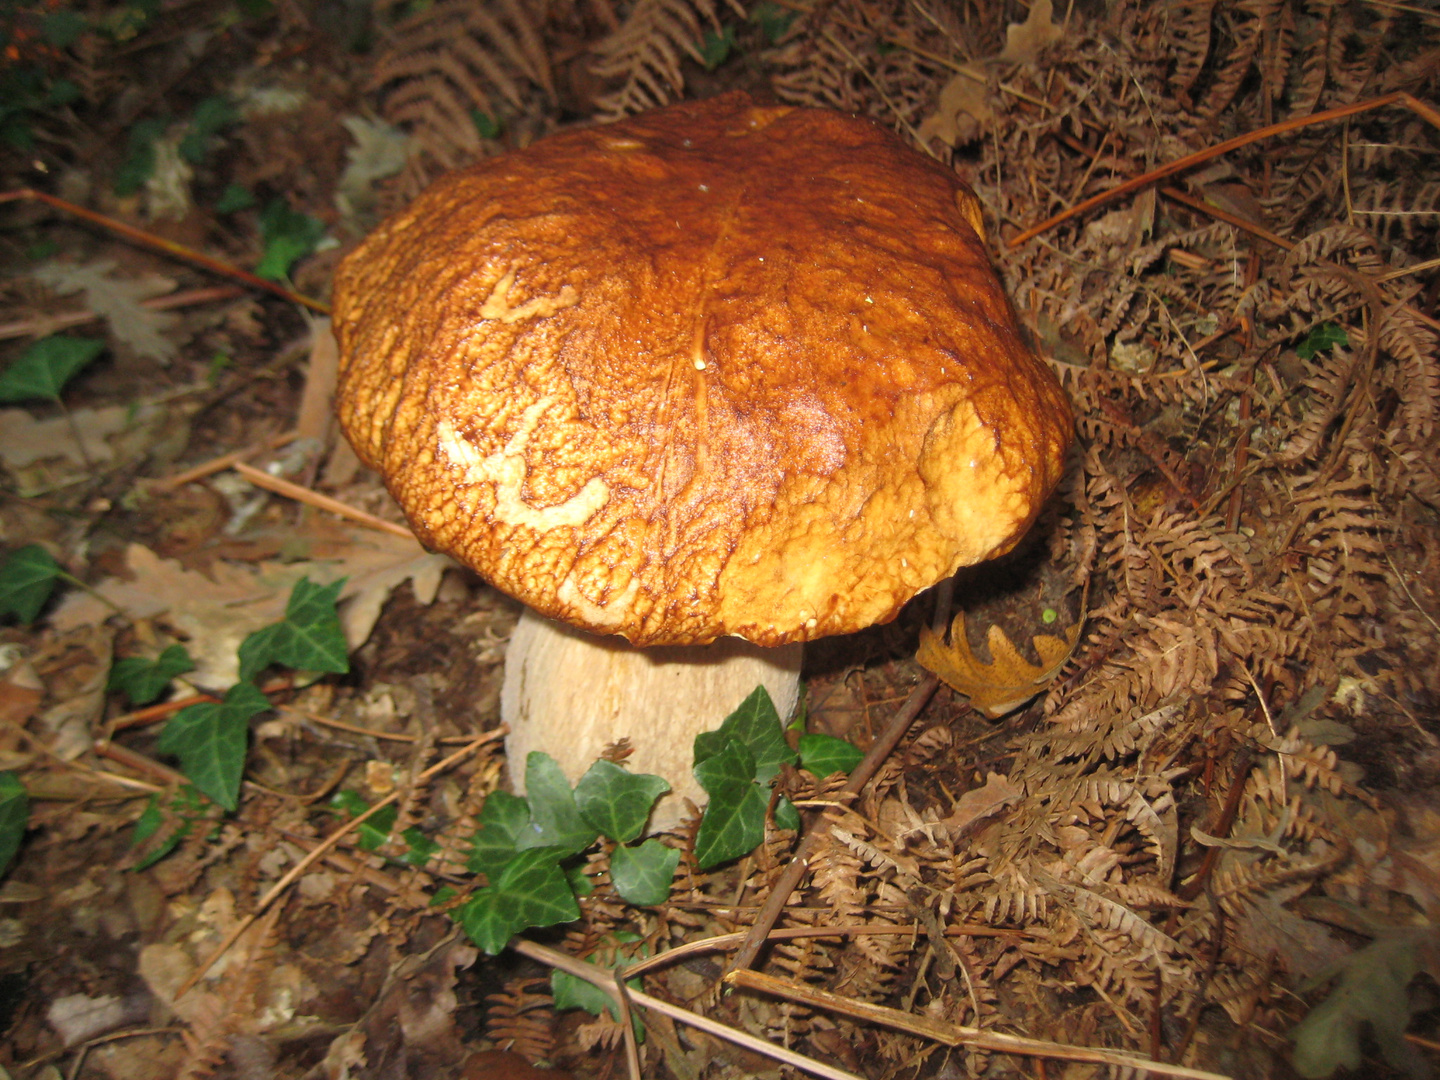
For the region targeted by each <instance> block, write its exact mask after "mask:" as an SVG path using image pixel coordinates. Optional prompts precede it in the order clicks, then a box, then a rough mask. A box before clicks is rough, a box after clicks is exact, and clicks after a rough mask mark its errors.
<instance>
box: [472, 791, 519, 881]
mask: <svg viewBox="0 0 1440 1080" xmlns="http://www.w3.org/2000/svg"><path fill="white" fill-rule="evenodd" d="M477 824H478V826H479V828H477V829H476V830H475V836H474V838H473V839H472V840H471V841H470V857H469V858H468V859H466V860H465V865H466V866H467V867H468V868H469V869H470V871H471V872H472V873H476V874H484V875H485V876H486V877H487V878H488V879H489V880H490V881H494V880H495V879H496V877H497V875H498V874H499V873H500V871H501V870H503V869H504V868H505V864H506V863H508V862H509V861H510V860H511V859H513V858H514V857H515V852H516V851H518V850H519V849H520V837H521V835H522V834H523V833H524V832H526V831H527V830H529V828H530V804H529V803H528V802H526V801H525V800H524V799H522V798H520V796H518V795H511V794H510V793H509V792H508V791H496V792H492V793H491V794H490V795H489V796H487V797H486V799H485V805H484V806H482V807H481V808H480V814H479V817H478V819H477Z"/></svg>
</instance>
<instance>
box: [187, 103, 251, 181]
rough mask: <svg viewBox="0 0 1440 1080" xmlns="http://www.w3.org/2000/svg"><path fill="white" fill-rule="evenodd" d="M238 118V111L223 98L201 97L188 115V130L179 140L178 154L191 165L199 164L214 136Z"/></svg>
mask: <svg viewBox="0 0 1440 1080" xmlns="http://www.w3.org/2000/svg"><path fill="white" fill-rule="evenodd" d="M239 119H240V113H239V111H238V110H237V109H236V108H235V106H234V105H232V104H231V103H230V102H229V101H227V100H226V99H225V98H223V97H220V96H218V95H215V96H211V97H206V98H201V99H200V103H199V104H198V105H196V106H195V112H194V113H193V114H192V115H191V117H190V130H189V131H187V132H186V133H185V137H184V138H183V139H181V140H180V148H179V149H180V156H181V157H182V158H184V159H185V160H186V161H188V162H190V164H191V165H199V164H201V163H202V162H203V161H204V160H205V155H206V154H207V153H208V152H209V150H210V143H211V142H212V141H213V140H214V138H215V136H216V135H219V134H220V132H221V131H223V130H224V129H225V128H227V127H229V126H230V125H231V124H233V123H235V121H237V120H239Z"/></svg>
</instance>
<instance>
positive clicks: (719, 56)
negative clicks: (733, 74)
mask: <svg viewBox="0 0 1440 1080" xmlns="http://www.w3.org/2000/svg"><path fill="white" fill-rule="evenodd" d="M733 48H735V27H734V26H732V25H731V24H730V23H726V24H725V26H724V27H722V28H721V29H720V31H719V32H718V33H717V32H716V31H714V30H707V31H705V38H704V40H703V41H701V43H700V56H701V58H702V60H703V61H704V64H705V70H706V71H714V70H715V69H716V68H717V67H719V66H720V65H721V64H723V63H724V62H725V61H726V60H728V59H729V58H730V50H732V49H733Z"/></svg>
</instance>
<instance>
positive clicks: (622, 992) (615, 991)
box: [509, 937, 860, 1080]
mask: <svg viewBox="0 0 1440 1080" xmlns="http://www.w3.org/2000/svg"><path fill="white" fill-rule="evenodd" d="M509 947H510V948H511V949H513V950H514V951H515V952H518V953H520V954H521V955H522V956H528V957H530V959H532V960H538V961H540V963H542V964H547V965H549V966H550V967H554V968H559V969H560V970H561V971H564V972H567V973H569V974H571V975H574V976H575V977H576V978H577V979H584V980H585V981H586V982H588V983H590V984H591V985H592V986H598V987H599V988H600V989H601V990H604V991H605V992H606V993H607V994H609V995H610V996H611V997H612V998H614V999H615V1000H616V1002H617V1003H618V1002H621V1001H623V1000H624V999H625V998H627V997H628V998H629V999H630V1000H632V1001H633V1002H635V1004H637V1005H643V1006H645V1008H647V1009H654V1010H655V1011H656V1012H658V1013H663V1014H664V1015H666V1016H668V1017H670V1018H671V1019H672V1020H679V1021H680V1022H681V1023H682V1024H689V1025H690V1026H691V1027H693V1028H699V1029H700V1030H701V1031H703V1032H705V1033H706V1034H709V1035H714V1036H716V1037H717V1038H721V1039H725V1040H727V1041H728V1042H732V1043H734V1044H735V1045H737V1046H743V1047H744V1048H745V1049H747V1050H752V1051H754V1052H755V1053H757V1054H764V1055H765V1056H766V1057H769V1058H774V1059H775V1060H776V1061H780V1062H783V1063H785V1064H786V1065H790V1066H793V1067H794V1068H797V1069H803V1070H804V1071H805V1072H808V1073H810V1074H812V1075H814V1076H823V1077H826V1078H827V1080H860V1077H858V1076H856V1075H855V1074H854V1073H848V1072H844V1071H843V1070H841V1069H835V1068H832V1067H830V1066H829V1065H823V1064H821V1063H820V1062H818V1061H812V1060H811V1059H810V1058H807V1057H805V1056H804V1055H802V1054H797V1053H795V1051H793V1050H787V1049H785V1048H784V1047H783V1046H776V1045H775V1044H774V1043H772V1042H769V1041H768V1040H766V1039H761V1038H757V1037H756V1036H754V1035H751V1034H750V1033H749V1032H748V1031H741V1030H740V1029H738V1028H732V1027H730V1026H729V1025H728V1024H722V1023H720V1022H719V1021H716V1020H711V1019H710V1018H709V1017H708V1016H701V1015H700V1014H699V1013H694V1012H691V1011H690V1010H689V1009H684V1008H681V1007H680V1006H679V1005H671V1004H670V1003H669V1002H668V1001H661V1000H660V999H659V998H654V997H651V996H650V995H649V994H645V993H642V992H640V991H638V990H632V989H630V988H629V987H628V986H625V985H624V984H623V983H622V982H621V981H620V977H619V976H618V975H617V974H616V973H615V972H613V971H606V970H605V969H604V968H602V967H600V966H598V965H596V964H591V963H587V962H586V961H584V960H577V959H576V958H575V957H573V956H571V955H570V954H569V953H563V952H559V951H558V950H556V949H548V948H546V947H545V946H544V945H537V944H535V942H533V941H529V940H527V939H525V938H522V937H517V938H512V939H511V941H510V946H509ZM625 977H626V978H630V977H631V976H630V975H629V974H628V973H627V974H626V976H625ZM625 1026H626V1027H627V1028H628V1027H629V1026H630V1025H629V1024H626V1025H625Z"/></svg>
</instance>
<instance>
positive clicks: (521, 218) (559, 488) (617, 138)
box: [334, 94, 1071, 645]
mask: <svg viewBox="0 0 1440 1080" xmlns="http://www.w3.org/2000/svg"><path fill="white" fill-rule="evenodd" d="M978 227H979V212H978V205H977V203H976V200H975V197H974V195H973V194H972V193H971V192H970V190H969V189H968V188H967V187H965V185H963V184H962V183H960V182H959V181H958V180H957V179H956V178H955V177H954V175H953V174H952V173H951V172H949V171H948V170H947V169H945V168H943V167H941V166H940V165H938V164H936V163H935V162H932V161H930V160H929V159H927V158H925V157H924V156H922V155H921V154H919V153H917V152H915V151H914V150H911V149H910V148H908V147H906V146H905V145H904V144H902V143H901V142H900V141H899V140H898V139H896V138H895V137H894V136H892V135H891V134H890V133H889V132H886V131H884V130H883V129H881V128H880V127H878V126H876V125H875V124H873V123H870V122H869V121H865V120H859V119H855V118H851V117H847V116H844V115H842V114H840V113H835V112H829V111H826V110H820V109H800V108H786V107H758V106H756V105H755V104H754V103H752V101H751V100H750V99H749V98H748V97H746V96H745V95H743V94H728V95H725V96H723V97H719V98H713V99H710V100H708V101H703V102H699V103H695V104H686V105H680V106H676V107H672V108H668V109H663V110H659V111H656V112H651V113H646V114H643V115H641V116H638V117H635V118H633V119H631V120H627V121H624V122H621V123H617V124H612V125H609V126H605V127H596V128H590V129H586V130H583V131H573V132H569V133H566V134H561V135H556V136H553V137H551V138H547V139H544V140H542V141H540V142H538V143H536V144H535V145H533V146H531V147H529V148H528V149H525V150H522V151H519V152H517V153H512V154H507V155H505V156H503V157H498V158H493V159H489V160H486V161H483V162H481V163H479V164H477V165H475V166H473V167H471V168H469V169H466V170H463V171H461V172H457V173H453V174H451V175H449V176H446V177H444V178H442V179H441V180H440V181H438V182H437V183H435V184H434V185H433V186H432V187H430V188H429V189H428V190H427V191H426V192H425V193H424V194H423V195H421V196H420V197H419V198H418V199H416V200H415V202H414V203H413V204H412V205H411V206H410V207H409V208H408V209H406V210H405V211H404V212H402V213H400V214H398V215H396V216H395V217H393V218H391V219H390V220H389V221H387V222H386V223H385V224H384V225H382V226H381V227H380V228H379V229H378V230H377V231H376V232H375V233H374V234H372V235H371V236H370V237H369V238H368V239H367V240H366V241H365V243H364V244H362V245H361V246H360V247H359V248H358V249H357V250H356V251H355V252H354V253H353V254H351V255H350V256H349V257H348V258H347V259H346V260H345V261H344V263H343V264H342V265H341V267H340V270H339V272H338V273H337V275H336V279H335V294H334V299H335V305H334V306H335V327H336V333H337V336H338V337H339V341H340V346H341V376H340V389H339V395H338V401H339V405H338V409H339V415H340V421H341V425H342V427H343V428H344V430H345V433H346V435H347V436H348V437H349V439H350V441H351V443H353V444H354V447H355V449H356V451H357V452H358V454H359V455H360V457H361V459H362V460H363V461H364V462H365V463H366V464H367V465H370V466H371V467H373V468H375V469H377V470H379V471H380V472H381V473H382V474H383V475H384V476H385V478H386V482H387V484H388V486H389V488H390V491H391V492H392V493H393V494H394V496H395V498H396V499H397V500H398V501H399V503H400V505H401V506H402V507H403V508H404V510H405V513H406V516H407V517H408V518H409V521H410V523H411V526H412V527H413V528H414V530H415V532H416V534H417V535H418V536H419V537H420V538H421V539H422V540H423V541H424V542H425V543H426V544H427V545H429V546H431V547H432V548H435V549H438V550H440V551H445V552H448V553H449V554H451V555H453V556H455V557H456V558H457V559H459V560H461V561H462V562H464V563H467V564H468V565H470V566H472V567H473V568H475V569H476V570H478V571H479V572H480V573H481V574H482V575H483V576H485V577H486V578H487V579H489V580H490V581H491V582H493V583H494V584H495V585H497V586H498V587H499V588H501V589H503V590H505V591H506V592H508V593H510V594H511V595H513V596H515V597H517V598H518V599H520V600H522V601H523V602H525V603H526V604H529V605H530V606H532V607H534V608H536V609H537V610H539V611H540V612H542V613H544V614H546V615H548V616H551V617H553V618H557V619H561V620H563V621H565V622H568V623H571V624H573V625H575V626H579V627H582V628H585V629H588V630H591V631H594V632H597V633H614V634H621V635H624V636H625V637H626V638H628V639H630V641H632V642H634V643H635V644H638V645H649V644H698V643H703V642H706V641H710V640H712V639H714V638H715V637H717V636H720V635H725V634H734V635H738V636H740V637H744V638H747V639H749V640H750V641H753V642H756V643H757V644H761V645H778V644H781V643H784V642H790V641H799V640H808V639H811V638H818V637H823V636H825V635H827V634H837V633H846V632H850V631H853V630H856V629H859V628H862V627H865V626H869V625H871V624H873V623H876V622H882V621H884V620H886V619H889V618H892V617H893V616H894V615H895V614H896V612H898V611H899V609H900V606H901V605H902V604H903V603H904V602H905V601H906V600H907V599H909V598H910V597H911V596H913V595H914V594H915V593H917V592H919V591H920V590H921V589H924V588H926V587H927V586H929V585H932V584H934V583H935V582H936V581H939V580H941V579H943V578H945V577H946V576H948V575H949V574H951V573H953V572H954V571H955V570H956V569H957V568H959V567H960V566H964V565H968V564H970V563H974V562H978V561H980V560H982V559H986V558H989V557H990V556H992V555H996V554H999V553H1001V552H1003V551H1005V550H1007V549H1008V548H1010V547H1011V546H1013V545H1014V544H1015V542H1016V541H1017V540H1018V539H1019V537H1020V536H1021V534H1022V533H1023V532H1024V531H1025V529H1026V528H1027V527H1028V526H1029V524H1030V523H1031V521H1032V520H1033V519H1034V517H1035V515H1036V513H1037V512H1038V510H1039V507H1040V504H1041V502H1042V501H1043V500H1044V499H1045V497H1046V496H1047V495H1048V494H1049V492H1050V491H1051V489H1052V488H1053V487H1054V485H1055V483H1056V482H1057V480H1058V478H1059V476H1060V471H1061V467H1062V459H1063V456H1064V453H1065V449H1066V446H1067V445H1068V442H1069V439H1070V433H1071V417H1070V410H1069V407H1068V405H1067V403H1066V400H1065V397H1064V394H1063V392H1062V391H1061V389H1060V387H1059V385H1058V384H1057V382H1056V380H1055V378H1054V377H1053V376H1052V374H1051V373H1050V372H1049V370H1048V369H1047V368H1046V367H1045V366H1044V364H1043V363H1042V362H1041V361H1040V360H1039V359H1038V358H1037V357H1036V356H1035V355H1034V354H1033V353H1032V352H1031V351H1030V350H1029V349H1028V348H1027V347H1026V345H1025V344H1024V342H1023V341H1022V340H1021V337H1020V334H1019V332H1018V330H1017V328H1016V323H1015V317H1014V313H1013V311H1012V309H1011V307H1010V304H1009V302H1008V300H1007V299H1006V297H1005V294H1004V292H1003V290H1002V289H1001V286H1000V282H999V281H998V280H997V278H996V276H995V274H994V272H993V271H992V269H991V267H990V263H989V260H988V257H987V254H986V251H985V246H984V243H983V240H982V238H981V237H980V235H978V233H977V229H978Z"/></svg>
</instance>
